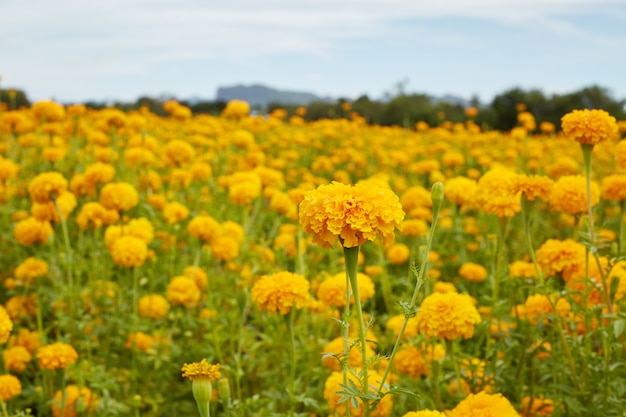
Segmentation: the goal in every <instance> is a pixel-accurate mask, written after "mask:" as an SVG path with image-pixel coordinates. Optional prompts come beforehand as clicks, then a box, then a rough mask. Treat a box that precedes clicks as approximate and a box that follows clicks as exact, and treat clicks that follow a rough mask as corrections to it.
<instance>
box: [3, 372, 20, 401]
mask: <svg viewBox="0 0 626 417" xmlns="http://www.w3.org/2000/svg"><path fill="white" fill-rule="evenodd" d="M21 393H22V384H21V383H20V380H19V379H17V377H15V376H13V375H9V374H5V375H0V400H2V401H4V402H8V401H10V400H11V399H12V398H13V397H16V396H18V395H20V394H21Z"/></svg>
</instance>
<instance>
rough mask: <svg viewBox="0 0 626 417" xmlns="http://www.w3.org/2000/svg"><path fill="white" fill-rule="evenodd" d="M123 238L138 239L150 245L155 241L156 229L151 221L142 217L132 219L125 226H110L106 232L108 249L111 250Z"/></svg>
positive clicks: (105, 237)
mask: <svg viewBox="0 0 626 417" xmlns="http://www.w3.org/2000/svg"><path fill="white" fill-rule="evenodd" d="M122 233H123V234H122ZM122 236H133V237H136V238H138V239H140V240H142V241H143V242H144V243H145V244H146V245H148V244H150V242H152V239H154V227H153V226H152V222H150V220H148V219H146V218H145V217H140V218H138V219H131V220H130V221H129V222H128V223H127V224H125V225H124V226H118V225H112V226H109V227H107V228H106V230H105V231H104V241H105V243H106V245H107V247H108V248H111V246H112V245H113V244H114V243H115V242H116V241H117V240H118V239H119V238H120V237H122Z"/></svg>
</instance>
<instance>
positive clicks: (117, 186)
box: [100, 182, 139, 211]
mask: <svg viewBox="0 0 626 417" xmlns="http://www.w3.org/2000/svg"><path fill="white" fill-rule="evenodd" d="M138 203H139V193H137V190H136V189H135V187H134V186H133V185H132V184H129V183H127V182H111V183H108V184H106V185H105V186H104V187H102V190H100V204H102V205H103V206H104V207H105V208H107V209H109V210H117V211H122V210H130V209H131V208H133V207H135V206H136V205H137V204H138Z"/></svg>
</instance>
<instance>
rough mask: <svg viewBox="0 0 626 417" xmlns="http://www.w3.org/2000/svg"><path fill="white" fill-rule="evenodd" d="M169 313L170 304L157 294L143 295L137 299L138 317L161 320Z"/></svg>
mask: <svg viewBox="0 0 626 417" xmlns="http://www.w3.org/2000/svg"><path fill="white" fill-rule="evenodd" d="M168 311H170V303H168V302H167V300H166V299H165V297H163V296H162V295H159V294H151V295H144V296H143V297H141V298H140V299H139V315H140V316H141V317H147V318H151V319H162V318H164V317H165V316H166V315H167V313H168Z"/></svg>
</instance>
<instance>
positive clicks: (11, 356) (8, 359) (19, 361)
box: [0, 346, 33, 386]
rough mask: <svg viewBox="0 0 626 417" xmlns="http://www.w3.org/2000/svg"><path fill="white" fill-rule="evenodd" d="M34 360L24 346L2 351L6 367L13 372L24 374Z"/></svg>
mask: <svg viewBox="0 0 626 417" xmlns="http://www.w3.org/2000/svg"><path fill="white" fill-rule="evenodd" d="M32 358H33V356H32V355H31V354H30V352H29V351H28V349H26V348H25V347H24V346H13V347H10V348H7V349H5V350H4V351H2V360H3V361H4V366H5V368H6V369H8V370H9V371H12V372H24V371H25V370H26V365H28V363H29V362H30V361H31V359H32ZM0 386H2V385H0Z"/></svg>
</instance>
